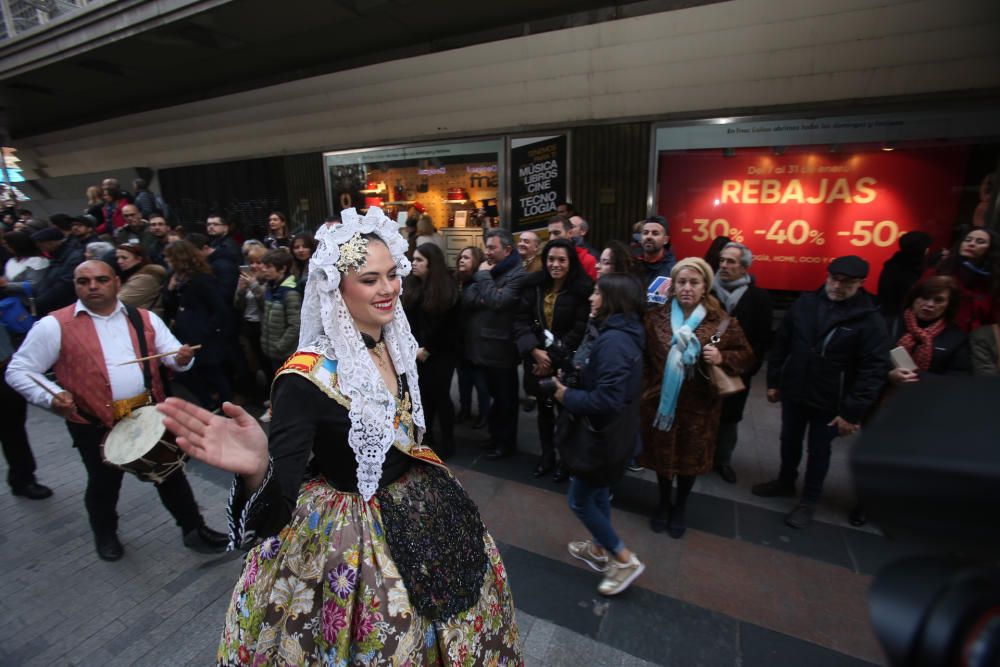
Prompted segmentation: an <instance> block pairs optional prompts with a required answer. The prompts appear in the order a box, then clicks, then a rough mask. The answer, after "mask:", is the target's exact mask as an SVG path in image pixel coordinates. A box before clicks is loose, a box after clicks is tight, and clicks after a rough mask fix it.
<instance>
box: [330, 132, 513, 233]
mask: <svg viewBox="0 0 1000 667" xmlns="http://www.w3.org/2000/svg"><path fill="white" fill-rule="evenodd" d="M502 152H503V141H502V140H500V139H496V140H486V141H474V142H464V143H453V144H435V145H420V146H401V147H395V148H378V149H362V150H351V151H337V152H331V153H326V154H324V160H325V164H326V170H327V179H328V187H329V192H330V201H331V202H332V206H333V209H334V210H335V211H339V210H343V209H345V208H350V207H352V206H353V207H355V208H358V209H359V210H366V209H367V208H368V207H369V206H379V207H381V208H383V209H384V210H385V211H386V213H387V214H388V215H390V216H392V217H393V218H395V219H396V220H398V221H399V223H400V224H401V225H402V224H404V223H405V221H406V220H407V219H408V218H412V217H415V216H419V215H421V214H424V213H426V214H427V215H430V216H431V219H432V220H433V222H434V224H435V226H436V227H437V228H438V229H444V228H462V227H481V226H483V225H489V226H497V225H499V223H500V219H499V218H500V212H499V208H498V201H499V194H500V192H501V191H502V190H501V186H502V183H501V174H502V173H503V172H502V167H501V154H502Z"/></svg>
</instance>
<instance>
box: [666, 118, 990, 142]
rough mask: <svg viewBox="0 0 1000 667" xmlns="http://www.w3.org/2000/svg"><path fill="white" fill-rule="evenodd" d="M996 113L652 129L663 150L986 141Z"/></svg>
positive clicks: (719, 122)
mask: <svg viewBox="0 0 1000 667" xmlns="http://www.w3.org/2000/svg"><path fill="white" fill-rule="evenodd" d="M997 113H998V110H997V109H995V108H992V109H984V110H977V111H949V112H948V113H940V112H930V111H928V112H924V113H899V114H896V113H891V114H872V115H867V116H830V117H821V118H790V119H784V120H764V119H751V120H743V119H740V118H715V119H712V120H710V121H707V122H700V123H696V124H683V125H681V124H677V125H670V126H667V127H660V128H657V130H656V148H657V150H659V151H666V150H688V149H701V148H727V147H733V148H739V147H752V146H813V145H817V144H840V143H849V142H854V143H860V142H884V141H907V140H911V139H917V140H920V139H925V138H926V137H950V138H958V137H989V136H993V135H994V134H995V133H996V119H997Z"/></svg>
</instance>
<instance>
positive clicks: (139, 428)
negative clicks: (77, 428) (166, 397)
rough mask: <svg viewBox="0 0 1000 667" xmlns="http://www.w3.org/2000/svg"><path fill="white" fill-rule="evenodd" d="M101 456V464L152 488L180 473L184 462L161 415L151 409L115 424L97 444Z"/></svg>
mask: <svg viewBox="0 0 1000 667" xmlns="http://www.w3.org/2000/svg"><path fill="white" fill-rule="evenodd" d="M101 456H102V457H103V458H104V461H105V463H108V464H109V465H113V466H115V467H116V468H121V469H122V470H124V471H126V472H130V473H132V474H133V475H135V476H136V477H138V478H139V479H141V480H142V481H144V482H153V483H154V484H159V483H160V482H162V481H163V480H165V479H166V478H167V477H169V476H170V475H172V474H173V473H174V472H176V471H178V470H183V469H184V462H185V461H186V460H187V454H185V453H184V452H183V450H181V448H180V447H178V446H177V444H176V443H175V442H174V436H173V434H172V433H170V432H169V431H167V428H166V427H165V426H164V425H163V415H162V414H160V412H159V411H158V410H157V409H156V407H155V406H152V405H147V406H144V407H141V408H138V409H136V410H133V411H132V414H131V415H129V416H128V417H125V418H124V419H122V420H121V421H119V422H118V423H117V424H115V426H114V428H112V429H111V431H109V432H108V435H107V437H105V438H104V442H103V443H102V444H101Z"/></svg>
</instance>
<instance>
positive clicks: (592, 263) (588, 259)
mask: <svg viewBox="0 0 1000 667" xmlns="http://www.w3.org/2000/svg"><path fill="white" fill-rule="evenodd" d="M576 256H577V257H579V258H580V264H583V270H584V271H585V272H586V274H587V275H588V276H590V279H591V280H593V281H594V282H595V283H596V282H597V260H596V259H594V256H593V255H591V254H590V253H589V252H587V249H586V248H584V247H583V246H579V245H578V246H576Z"/></svg>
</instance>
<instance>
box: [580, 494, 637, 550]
mask: <svg viewBox="0 0 1000 667" xmlns="http://www.w3.org/2000/svg"><path fill="white" fill-rule="evenodd" d="M610 491H611V490H610V488H609V487H607V486H590V485H589V484H587V483H586V482H584V481H583V480H581V479H580V478H578V477H576V476H573V477H570V478H569V508H570V509H571V510H573V514H575V515H576V516H577V518H578V519H580V522H581V523H583V525H584V526H586V527H587V530H589V531H590V534H591V535H592V536H593V538H594V541H595V542H597V543H598V544H599V545H600V546H602V547H604V548H605V549H607V550H608V551H609V552H611V553H613V554H617V553H618V552H619V551H621V550H622V548H623V547H624V546H625V545H624V544H622V541H621V539H620V538H619V537H618V534H617V533H616V532H615V529H614V528H612V527H611V494H610Z"/></svg>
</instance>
